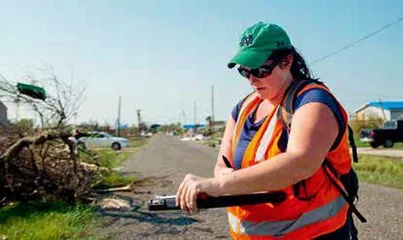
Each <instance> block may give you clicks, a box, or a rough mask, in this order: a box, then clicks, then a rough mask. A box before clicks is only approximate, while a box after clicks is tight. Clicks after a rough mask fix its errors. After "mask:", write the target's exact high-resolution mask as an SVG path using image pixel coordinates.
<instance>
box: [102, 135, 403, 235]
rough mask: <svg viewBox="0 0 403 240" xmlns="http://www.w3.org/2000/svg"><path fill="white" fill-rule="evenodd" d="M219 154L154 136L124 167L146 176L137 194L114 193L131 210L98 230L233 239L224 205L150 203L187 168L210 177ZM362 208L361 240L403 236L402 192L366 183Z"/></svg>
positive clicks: (113, 214)
mask: <svg viewBox="0 0 403 240" xmlns="http://www.w3.org/2000/svg"><path fill="white" fill-rule="evenodd" d="M216 156H217V149H213V148H210V147H207V146H204V145H201V144H199V143H195V142H183V141H179V140H177V139H176V138H173V137H167V136H164V135H156V136H153V137H152V138H151V140H150V142H149V144H148V145H147V146H145V147H144V148H143V149H141V150H140V151H139V152H138V153H136V155H135V156H134V157H133V159H131V160H129V161H127V162H126V163H125V164H124V165H123V168H122V170H121V171H122V173H124V174H134V175H135V176H136V177H137V178H138V179H143V180H144V181H143V182H142V184H141V186H139V187H138V188H136V189H135V190H134V193H126V194H125V193H121V194H116V195H115V196H114V197H115V198H122V199H127V200H129V201H130V203H131V206H132V209H131V211H104V212H103V213H104V215H105V216H107V217H108V219H109V223H108V225H107V226H105V227H103V228H102V229H99V233H100V234H101V235H102V236H104V237H105V238H108V239H204V240H206V239H229V233H228V224H227V216H226V211H225V209H210V210H204V211H202V212H200V213H199V214H196V215H187V214H185V213H182V212H180V211H170V212H148V211H147V206H146V202H147V200H149V199H151V198H153V197H154V195H155V194H158V195H163V194H166V195H172V194H175V193H176V190H177V187H178V185H179V183H180V182H181V181H182V179H183V177H184V176H185V175H186V174H187V173H193V174H198V175H200V176H205V177H209V176H212V174H213V173H212V172H213V167H214V164H215V159H216ZM358 208H359V209H360V210H361V212H362V213H363V214H364V215H365V217H367V219H368V221H369V222H368V223H365V224H362V223H360V222H359V221H358V220H356V224H357V226H358V229H359V233H360V239H374V240H375V239H396V240H397V239H403V236H401V235H402V233H403V191H401V190H397V189H393V188H387V187H382V186H377V185H371V184H364V183H362V184H361V188H360V200H359V204H358Z"/></svg>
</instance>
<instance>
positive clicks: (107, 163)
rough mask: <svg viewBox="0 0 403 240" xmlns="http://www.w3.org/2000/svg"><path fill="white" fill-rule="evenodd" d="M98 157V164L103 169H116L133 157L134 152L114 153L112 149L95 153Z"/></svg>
mask: <svg viewBox="0 0 403 240" xmlns="http://www.w3.org/2000/svg"><path fill="white" fill-rule="evenodd" d="M95 152H96V153H97V155H98V163H99V165H100V166H102V167H107V168H110V169H112V168H116V167H118V166H120V165H121V164H122V163H123V162H124V161H126V160H128V159H129V158H130V157H132V156H133V153H132V152H123V151H114V150H110V149H101V150H96V151H95Z"/></svg>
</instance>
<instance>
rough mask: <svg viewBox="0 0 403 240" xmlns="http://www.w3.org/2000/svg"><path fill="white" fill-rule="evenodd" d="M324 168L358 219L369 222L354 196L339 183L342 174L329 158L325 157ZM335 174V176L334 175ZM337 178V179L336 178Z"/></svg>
mask: <svg viewBox="0 0 403 240" xmlns="http://www.w3.org/2000/svg"><path fill="white" fill-rule="evenodd" d="M322 169H323V171H324V172H325V173H326V175H327V176H328V177H329V180H330V181H331V182H332V183H333V185H334V186H335V187H336V188H337V189H338V190H339V192H340V193H341V195H342V196H343V198H344V200H346V202H347V203H348V205H349V206H350V210H351V212H353V213H354V214H355V215H356V216H357V218H358V219H360V221H361V222H363V223H364V222H367V219H365V217H364V216H363V215H362V214H361V213H360V212H359V211H358V209H357V208H356V207H355V205H354V202H353V198H352V196H349V195H348V194H347V193H346V191H345V190H344V189H343V187H341V186H340V185H339V182H340V181H339V178H340V176H339V175H338V173H337V171H336V169H335V168H334V167H333V166H332V164H331V163H330V162H329V160H327V159H325V160H324V161H323V164H322ZM328 169H329V170H330V171H331V172H332V174H330V173H329V171H328ZM332 175H333V176H332ZM335 178H336V179H335Z"/></svg>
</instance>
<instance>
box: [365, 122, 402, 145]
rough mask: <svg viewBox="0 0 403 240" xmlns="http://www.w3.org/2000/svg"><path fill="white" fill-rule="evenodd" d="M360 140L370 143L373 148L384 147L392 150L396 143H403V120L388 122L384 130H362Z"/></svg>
mask: <svg viewBox="0 0 403 240" xmlns="http://www.w3.org/2000/svg"><path fill="white" fill-rule="evenodd" d="M360 140H361V141H362V142H369V144H370V146H371V147H372V148H377V147H379V146H380V145H383V146H384V147H385V148H391V147H393V145H394V144H395V143H396V142H403V120H395V121H386V122H385V124H384V126H383V127H382V128H378V129H362V130H361V131H360Z"/></svg>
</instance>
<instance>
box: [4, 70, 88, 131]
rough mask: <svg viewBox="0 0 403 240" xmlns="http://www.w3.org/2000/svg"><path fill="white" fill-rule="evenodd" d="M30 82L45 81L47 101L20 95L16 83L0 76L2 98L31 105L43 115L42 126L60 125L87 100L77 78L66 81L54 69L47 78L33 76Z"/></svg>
mask: <svg viewBox="0 0 403 240" xmlns="http://www.w3.org/2000/svg"><path fill="white" fill-rule="evenodd" d="M28 80H30V82H31V83H32V82H41V83H42V85H43V87H44V89H45V90H46V93H47V94H46V99H45V100H44V101H42V100H39V99H35V98H32V97H30V96H27V95H23V94H20V92H19V91H18V89H17V86H16V83H15V82H12V81H9V80H7V79H6V78H5V77H4V76H2V75H0V99H2V100H5V101H12V102H18V103H19V104H22V105H26V106H29V107H30V108H31V109H32V110H33V111H34V112H35V113H36V114H37V115H38V116H39V118H40V121H41V125H42V128H60V127H62V126H64V125H65V124H66V123H67V122H68V121H69V120H71V118H72V117H74V115H75V114H76V113H77V111H78V109H79V107H80V106H81V104H82V103H83V93H84V91H85V86H84V85H83V84H82V83H81V84H80V82H78V83H76V82H75V81H74V79H70V80H69V81H62V80H61V79H60V78H59V77H57V76H56V74H55V73H54V71H53V69H52V68H50V71H49V73H47V74H46V77H45V78H42V79H36V78H35V77H29V79H28Z"/></svg>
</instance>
